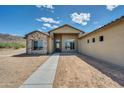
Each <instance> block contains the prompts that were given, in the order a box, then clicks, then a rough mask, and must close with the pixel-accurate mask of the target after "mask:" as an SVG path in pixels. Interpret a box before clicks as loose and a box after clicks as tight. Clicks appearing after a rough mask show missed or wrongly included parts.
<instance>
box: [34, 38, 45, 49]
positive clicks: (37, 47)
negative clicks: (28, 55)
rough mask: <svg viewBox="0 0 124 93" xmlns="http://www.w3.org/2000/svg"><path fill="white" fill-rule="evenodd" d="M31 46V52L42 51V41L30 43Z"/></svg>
mask: <svg viewBox="0 0 124 93" xmlns="http://www.w3.org/2000/svg"><path fill="white" fill-rule="evenodd" d="M32 46H33V50H41V49H43V41H42V40H38V41H32Z"/></svg>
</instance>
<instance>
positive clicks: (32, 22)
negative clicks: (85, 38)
mask: <svg viewBox="0 0 124 93" xmlns="http://www.w3.org/2000/svg"><path fill="white" fill-rule="evenodd" d="M123 15H124V6H112V5H111V6H105V5H104V6H103V5H99V6H98V5H96V6H95V5H89V6H88V5H67V6H65V5H55V6H54V5H53V6H52V5H43V6H42V5H37V6H35V5H34V6H33V5H32V6H22V5H18V6H13V5H10V6H2V5H1V6H0V33H8V34H13V35H21V36H23V35H25V34H26V33H28V32H31V31H33V30H42V31H44V32H47V31H49V30H51V29H54V28H56V27H58V26H61V25H63V24H70V25H72V26H74V27H76V28H78V29H81V30H83V31H85V32H90V31H93V30H95V29H97V28H99V27H101V26H103V25H105V24H107V23H109V22H111V21H113V20H115V19H117V18H119V17H121V16H123Z"/></svg>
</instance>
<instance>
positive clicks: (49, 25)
mask: <svg viewBox="0 0 124 93" xmlns="http://www.w3.org/2000/svg"><path fill="white" fill-rule="evenodd" d="M43 26H45V27H48V28H52V26H51V24H48V23H45V24H43Z"/></svg>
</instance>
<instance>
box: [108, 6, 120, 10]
mask: <svg viewBox="0 0 124 93" xmlns="http://www.w3.org/2000/svg"><path fill="white" fill-rule="evenodd" d="M116 7H118V5H107V6H106V8H107V9H108V10H109V11H112V10H113V9H115V8H116Z"/></svg>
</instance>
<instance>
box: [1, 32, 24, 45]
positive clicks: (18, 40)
mask: <svg viewBox="0 0 124 93" xmlns="http://www.w3.org/2000/svg"><path fill="white" fill-rule="evenodd" d="M0 42H9V43H11V42H14V43H25V39H24V38H23V37H21V36H14V35H9V34H1V33H0Z"/></svg>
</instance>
